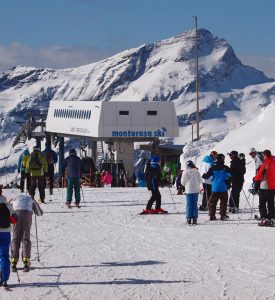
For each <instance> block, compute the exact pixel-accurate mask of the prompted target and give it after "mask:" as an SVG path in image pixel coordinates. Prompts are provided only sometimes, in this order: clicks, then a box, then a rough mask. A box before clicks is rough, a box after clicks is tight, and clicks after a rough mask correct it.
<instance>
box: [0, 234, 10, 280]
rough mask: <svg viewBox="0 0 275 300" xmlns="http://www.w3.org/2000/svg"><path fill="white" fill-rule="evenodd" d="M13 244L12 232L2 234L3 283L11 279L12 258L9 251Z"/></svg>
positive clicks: (0, 258) (0, 237) (0, 241)
mask: <svg viewBox="0 0 275 300" xmlns="http://www.w3.org/2000/svg"><path fill="white" fill-rule="evenodd" d="M10 243H11V234H10V232H0V271H1V279H0V281H1V282H4V281H8V280H9V278H10V257H9V249H10Z"/></svg>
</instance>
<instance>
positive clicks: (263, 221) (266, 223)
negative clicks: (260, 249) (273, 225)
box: [258, 218, 269, 226]
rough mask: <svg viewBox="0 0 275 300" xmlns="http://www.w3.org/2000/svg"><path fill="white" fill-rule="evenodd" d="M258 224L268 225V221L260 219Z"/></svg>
mask: <svg viewBox="0 0 275 300" xmlns="http://www.w3.org/2000/svg"><path fill="white" fill-rule="evenodd" d="M258 226H269V221H268V220H267V219H265V218H263V219H261V221H260V222H259V223H258Z"/></svg>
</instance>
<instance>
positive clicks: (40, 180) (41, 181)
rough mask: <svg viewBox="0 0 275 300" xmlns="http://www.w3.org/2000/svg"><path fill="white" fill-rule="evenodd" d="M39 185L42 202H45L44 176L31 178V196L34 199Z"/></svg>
mask: <svg viewBox="0 0 275 300" xmlns="http://www.w3.org/2000/svg"><path fill="white" fill-rule="evenodd" d="M37 185H38V190H39V196H40V200H42V201H44V200H45V183H44V176H31V189H30V195H31V196H32V197H33V198H34V195H35V190H36V186H37Z"/></svg>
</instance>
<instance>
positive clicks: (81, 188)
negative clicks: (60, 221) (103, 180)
mask: <svg viewBox="0 0 275 300" xmlns="http://www.w3.org/2000/svg"><path fill="white" fill-rule="evenodd" d="M80 188H81V192H82V198H83V203H84V204H86V203H85V198H84V192H83V188H82V185H80Z"/></svg>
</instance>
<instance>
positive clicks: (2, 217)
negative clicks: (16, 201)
mask: <svg viewBox="0 0 275 300" xmlns="http://www.w3.org/2000/svg"><path fill="white" fill-rule="evenodd" d="M11 223H13V224H15V223H16V215H15V214H14V212H13V210H12V207H11V206H10V205H9V203H8V202H7V198H6V197H4V196H3V195H2V186H0V276H1V277H0V286H2V285H3V287H4V288H5V289H8V280H9V277H10V259H9V249H10V242H11V234H10V231H11V226H10V224H11Z"/></svg>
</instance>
